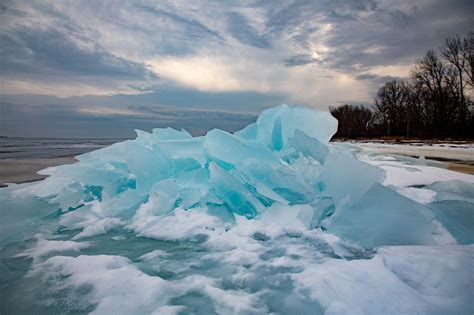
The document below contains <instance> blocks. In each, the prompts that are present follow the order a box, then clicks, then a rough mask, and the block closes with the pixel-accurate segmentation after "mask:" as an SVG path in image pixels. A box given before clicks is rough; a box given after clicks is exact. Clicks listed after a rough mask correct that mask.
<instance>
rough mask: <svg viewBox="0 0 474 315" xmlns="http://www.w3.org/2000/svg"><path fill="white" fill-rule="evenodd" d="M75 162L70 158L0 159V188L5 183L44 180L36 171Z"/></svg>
mask: <svg viewBox="0 0 474 315" xmlns="http://www.w3.org/2000/svg"><path fill="white" fill-rule="evenodd" d="M74 162H77V160H76V159H75V158H74V157H72V156H65V157H48V158H30V159H27V158H22V159H0V187H4V186H6V184H7V183H15V184H20V183H27V182H32V181H36V180H40V179H43V178H45V177H46V176H44V175H39V174H37V172H38V171H40V170H42V169H45V168H47V167H50V166H57V165H62V164H71V163H74Z"/></svg>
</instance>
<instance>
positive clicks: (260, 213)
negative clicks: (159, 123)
mask: <svg viewBox="0 0 474 315" xmlns="http://www.w3.org/2000/svg"><path fill="white" fill-rule="evenodd" d="M336 129H337V121H336V120H335V119H334V118H333V117H332V116H330V115H329V114H328V113H327V112H319V111H313V110H310V109H307V108H304V107H289V106H286V105H282V106H279V107H276V108H272V109H269V110H266V111H264V112H263V113H262V114H261V115H260V116H259V118H258V119H257V121H256V123H253V124H250V125H249V126H247V127H246V128H244V129H243V130H241V131H238V132H236V133H235V134H231V133H227V132H224V131H221V130H212V131H210V132H208V133H207V134H206V135H205V136H202V137H192V136H191V135H190V134H188V133H187V132H186V131H184V130H182V131H177V130H173V129H169V128H167V129H154V130H153V132H152V133H147V132H143V131H137V138H136V139H135V140H128V141H125V142H120V143H116V144H114V145H112V146H110V147H107V148H104V149H100V150H97V151H93V152H90V153H87V154H84V155H81V156H79V157H78V160H79V162H77V163H75V164H71V165H63V166H58V167H53V168H49V169H45V170H43V171H42V174H45V175H49V177H48V178H47V179H45V180H43V181H41V182H37V183H33V184H23V185H17V186H11V187H8V188H5V189H2V190H0V200H1V202H2V205H3V207H2V208H3V209H2V210H0V211H1V215H2V219H4V221H3V222H2V223H0V247H1V248H2V249H1V255H2V259H3V261H4V264H3V266H2V267H1V268H2V269H0V279H1V280H2V286H1V287H0V288H1V292H0V295H1V296H4V298H3V299H2V302H1V303H0V312H1V313H2V314H3V313H5V314H8V313H19V312H24V313H25V312H26V313H31V312H38V311H40V312H41V313H52V314H55V313H97V314H109V313H117V314H122V313H123V314H151V313H154V314H180V313H183V314H189V313H196V314H197V313H199V314H201V313H205V314H212V313H221V314H228V313H236V314H238V313H243V314H248V313H252V314H261V313H262V314H263V313H286V314H295V313H298V314H305V313H307V314H347V313H353V314H415V313H416V314H432V313H436V314H445V313H456V314H470V313H472V311H473V304H472V298H473V297H474V293H473V287H472V283H474V276H473V273H472V266H473V265H474V247H473V245H472V243H473V242H474V235H473V234H472V233H473V232H472V231H474V218H473V213H474V212H473V209H474V207H473V198H474V197H473V196H474V195H473V191H474V188H473V184H472V183H473V182H474V180H472V176H471V177H470V178H467V180H466V178H464V177H462V178H461V177H456V176H454V175H452V174H450V173H449V175H450V176H448V177H443V178H445V179H446V180H447V179H449V180H450V181H446V180H445V181H443V178H441V179H438V181H437V180H436V177H433V176H432V177H431V178H435V180H430V182H429V183H427V184H429V185H417V186H410V185H408V184H407V185H401V184H399V185H397V181H396V179H394V178H393V177H394V176H396V175H393V174H400V173H396V172H395V171H394V169H395V170H396V169H399V170H401V172H404V173H403V174H408V175H412V178H414V177H416V176H414V175H413V174H415V175H418V177H419V176H423V169H420V167H419V166H416V165H400V163H398V164H396V163H395V162H393V161H387V159H386V158H384V157H380V159H378V158H377V157H373V156H372V157H370V158H369V157H365V158H361V159H358V158H357V157H356V156H355V155H354V153H352V152H351V150H349V149H348V148H347V147H345V146H344V145H332V144H329V143H328V142H329V140H330V138H331V136H332V135H333V134H334V133H335V131H336ZM361 160H363V161H365V162H368V163H365V162H362V161H361ZM388 164H390V165H389V168H390V172H389V173H388V177H387V176H386V172H385V170H384V169H383V167H384V165H388ZM379 166H380V167H379ZM386 168H387V167H386ZM442 171H443V172H445V173H443V174H448V173H446V172H449V171H447V170H442ZM418 173H420V174H418ZM451 173H452V172H451ZM408 175H407V176H406V177H404V178H408V177H409V176H408ZM456 178H458V179H456ZM453 179H454V180H453ZM398 183H400V181H398Z"/></svg>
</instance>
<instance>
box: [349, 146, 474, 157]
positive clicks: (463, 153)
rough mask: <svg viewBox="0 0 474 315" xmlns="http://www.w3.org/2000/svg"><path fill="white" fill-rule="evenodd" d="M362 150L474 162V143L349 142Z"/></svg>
mask: <svg viewBox="0 0 474 315" xmlns="http://www.w3.org/2000/svg"><path fill="white" fill-rule="evenodd" d="M348 143H351V144H353V145H355V146H357V147H359V148H361V149H362V150H365V151H369V152H378V153H381V154H389V155H390V154H396V155H405V156H411V157H420V156H424V157H425V158H430V159H442V160H457V161H465V162H474V144H473V143H423V142H410V143H403V144H397V143H383V142H355V141H352V142H348Z"/></svg>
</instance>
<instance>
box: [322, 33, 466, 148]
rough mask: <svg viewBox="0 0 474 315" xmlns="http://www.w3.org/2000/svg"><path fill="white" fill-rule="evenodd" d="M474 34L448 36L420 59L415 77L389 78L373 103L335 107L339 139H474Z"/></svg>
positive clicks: (332, 111) (412, 70) (413, 70)
mask: <svg viewBox="0 0 474 315" xmlns="http://www.w3.org/2000/svg"><path fill="white" fill-rule="evenodd" d="M473 75H474V32H471V33H470V34H469V35H468V36H467V37H465V38H461V37H459V36H457V35H456V36H454V37H448V38H446V40H445V42H444V44H443V45H442V46H441V47H440V48H439V51H434V50H428V52H427V53H426V55H425V56H424V57H423V58H421V59H417V60H416V62H415V65H414V66H413V67H412V69H411V75H410V78H408V79H406V80H392V81H390V82H386V83H385V84H384V85H383V86H382V87H381V88H380V89H379V90H378V92H377V95H376V97H375V99H374V104H373V105H372V106H371V107H370V108H369V107H366V106H362V105H350V104H346V105H342V106H337V107H330V112H331V114H332V115H333V116H334V117H336V118H337V119H338V121H339V129H338V132H337V133H336V137H348V138H355V137H382V136H388V137H416V138H470V139H472V138H474V103H473V101H472V99H471V96H472V95H473V90H474V89H473Z"/></svg>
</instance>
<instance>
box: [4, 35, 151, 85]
mask: <svg viewBox="0 0 474 315" xmlns="http://www.w3.org/2000/svg"><path fill="white" fill-rule="evenodd" d="M0 47H1V48H0V71H1V72H3V73H4V74H5V75H15V74H19V75H32V74H44V75H81V76H103V77H112V78H122V79H123V78H128V79H141V78H143V77H144V76H154V75H153V74H152V73H150V72H149V71H148V70H147V69H146V68H145V67H144V65H143V64H139V63H136V62H132V61H129V60H125V59H123V58H120V57H117V56H114V55H113V54H111V53H109V52H107V51H104V50H103V49H101V48H99V47H95V48H94V49H85V48H81V47H79V46H78V44H77V43H75V42H74V41H72V40H71V39H70V38H68V37H67V36H66V35H65V34H63V33H61V32H58V31H55V30H41V29H18V30H15V31H14V32H9V33H7V34H2V35H0Z"/></svg>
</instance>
